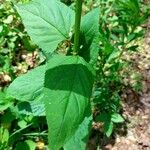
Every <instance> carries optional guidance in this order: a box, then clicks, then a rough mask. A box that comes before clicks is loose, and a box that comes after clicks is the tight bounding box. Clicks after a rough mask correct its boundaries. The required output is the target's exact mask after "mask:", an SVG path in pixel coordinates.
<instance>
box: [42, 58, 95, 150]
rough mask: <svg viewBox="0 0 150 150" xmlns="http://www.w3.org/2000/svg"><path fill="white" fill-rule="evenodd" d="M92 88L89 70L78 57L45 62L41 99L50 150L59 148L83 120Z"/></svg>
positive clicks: (87, 65)
mask: <svg viewBox="0 0 150 150" xmlns="http://www.w3.org/2000/svg"><path fill="white" fill-rule="evenodd" d="M92 85H93V74H92V68H91V67H90V66H89V64H87V63H86V62H85V61H84V60H83V59H82V58H81V57H79V56H54V57H53V58H52V59H50V60H49V62H48V63H47V68H46V74H45V84H44V100H45V108H46V116H47V122H48V128H49V148H50V149H51V150H58V149H59V148H60V147H62V146H63V145H64V144H65V143H66V142H67V141H68V140H69V139H70V138H71V137H72V135H73V134H74V133H75V131H76V130H77V128H78V126H79V124H80V123H81V122H82V121H83V119H84V117H85V110H86V109H87V108H88V107H89V102H90V101H89V98H90V96H91V91H92Z"/></svg>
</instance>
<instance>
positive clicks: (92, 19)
mask: <svg viewBox="0 0 150 150" xmlns="http://www.w3.org/2000/svg"><path fill="white" fill-rule="evenodd" d="M81 32H83V33H84V35H85V39H86V41H91V40H93V39H94V38H95V36H96V35H98V33H99V8H96V9H93V10H92V11H90V12H89V13H87V14H86V15H85V16H83V18H82V20H81Z"/></svg>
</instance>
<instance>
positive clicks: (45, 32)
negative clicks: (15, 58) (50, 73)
mask: <svg viewBox="0 0 150 150" xmlns="http://www.w3.org/2000/svg"><path fill="white" fill-rule="evenodd" d="M16 8H17V11H18V12H19V14H20V16H21V18H22V20H23V23H24V25H25V27H26V29H27V32H28V34H29V35H30V36H31V38H32V39H33V41H34V42H35V44H37V45H38V46H39V47H40V48H42V50H43V51H44V52H45V53H51V52H53V51H54V50H55V49H56V48H57V45H58V44H59V43H60V42H61V41H63V40H65V39H67V38H68V37H69V32H70V30H71V27H72V25H73V24H74V12H73V11H72V10H71V9H70V8H69V7H67V6H66V5H65V4H63V3H61V2H59V1H58V0H34V1H32V2H30V3H28V4H23V5H19V4H18V5H16Z"/></svg>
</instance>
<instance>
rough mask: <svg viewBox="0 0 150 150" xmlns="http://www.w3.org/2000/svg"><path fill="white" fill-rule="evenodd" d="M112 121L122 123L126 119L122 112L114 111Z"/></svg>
mask: <svg viewBox="0 0 150 150" xmlns="http://www.w3.org/2000/svg"><path fill="white" fill-rule="evenodd" d="M111 121H112V122H115V123H121V122H124V119H123V118H122V116H121V115H120V114H117V113H114V114H112V115H111Z"/></svg>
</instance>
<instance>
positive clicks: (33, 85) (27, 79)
mask: <svg viewBox="0 0 150 150" xmlns="http://www.w3.org/2000/svg"><path fill="white" fill-rule="evenodd" d="M44 74H45V66H44V65H43V66H40V67H37V68H35V69H33V70H31V71H29V72H28V73H26V74H24V75H22V76H20V77H18V78H16V79H15V80H14V81H13V82H12V83H11V84H10V86H9V87H8V89H7V94H8V95H9V96H11V97H13V98H15V99H17V100H20V101H32V100H40V99H42V97H43V95H42V90H43V87H44V86H43V84H44Z"/></svg>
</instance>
